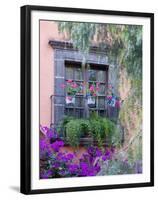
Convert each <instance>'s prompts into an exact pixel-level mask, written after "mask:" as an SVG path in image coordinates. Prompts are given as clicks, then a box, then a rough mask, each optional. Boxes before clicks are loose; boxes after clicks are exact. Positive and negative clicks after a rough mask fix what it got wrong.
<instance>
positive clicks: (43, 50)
mask: <svg viewBox="0 0 158 200" xmlns="http://www.w3.org/2000/svg"><path fill="white" fill-rule="evenodd" d="M52 39H55V40H62V39H63V37H62V36H61V35H60V36H59V33H58V29H57V24H56V23H55V22H51V21H40V124H41V125H44V126H50V123H51V100H50V96H51V95H52V94H53V93H54V59H53V56H54V52H53V49H52V47H51V46H50V45H49V44H48V42H49V40H52Z"/></svg>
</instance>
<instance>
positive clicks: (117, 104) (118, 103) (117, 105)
mask: <svg viewBox="0 0 158 200" xmlns="http://www.w3.org/2000/svg"><path fill="white" fill-rule="evenodd" d="M115 107H116V108H120V101H119V100H117V101H116V104H115Z"/></svg>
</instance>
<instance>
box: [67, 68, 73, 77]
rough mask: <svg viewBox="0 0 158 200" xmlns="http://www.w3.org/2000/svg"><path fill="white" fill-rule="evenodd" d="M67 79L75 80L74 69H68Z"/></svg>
mask: <svg viewBox="0 0 158 200" xmlns="http://www.w3.org/2000/svg"><path fill="white" fill-rule="evenodd" d="M66 79H67V80H68V79H71V80H73V68H71V67H66Z"/></svg>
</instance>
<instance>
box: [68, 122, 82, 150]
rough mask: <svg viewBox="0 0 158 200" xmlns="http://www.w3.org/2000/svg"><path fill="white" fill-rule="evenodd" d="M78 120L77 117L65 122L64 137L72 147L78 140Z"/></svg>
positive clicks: (79, 129)
mask: <svg viewBox="0 0 158 200" xmlns="http://www.w3.org/2000/svg"><path fill="white" fill-rule="evenodd" d="M79 122H80V120H79V119H73V120H70V121H69V122H68V123H67V124H66V139H67V141H68V143H69V144H70V145H71V146H73V147H76V146H78V145H79V142H80V137H81V126H80V123H79Z"/></svg>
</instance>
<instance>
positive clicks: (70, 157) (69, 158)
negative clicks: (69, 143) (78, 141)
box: [65, 153, 74, 160]
mask: <svg viewBox="0 0 158 200" xmlns="http://www.w3.org/2000/svg"><path fill="white" fill-rule="evenodd" d="M65 157H66V158H67V160H72V159H73V158H74V154H72V153H68V154H66V156H65Z"/></svg>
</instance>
